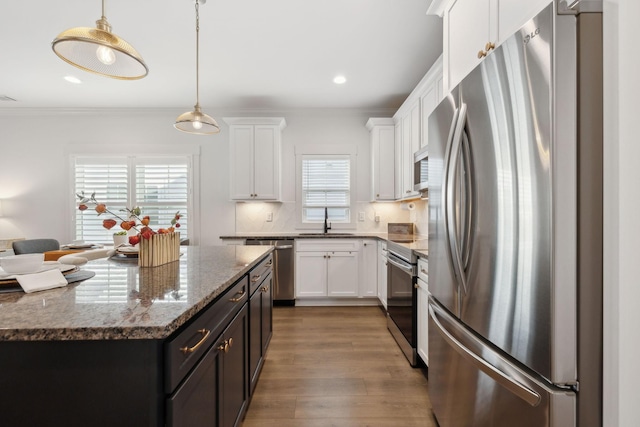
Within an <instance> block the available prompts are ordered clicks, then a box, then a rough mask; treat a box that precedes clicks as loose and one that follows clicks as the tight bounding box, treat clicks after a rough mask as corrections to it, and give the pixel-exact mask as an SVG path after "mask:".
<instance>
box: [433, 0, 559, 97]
mask: <svg viewBox="0 0 640 427" xmlns="http://www.w3.org/2000/svg"><path fill="white" fill-rule="evenodd" d="M550 3H551V0H529V1H526V2H523V1H522V0H434V1H433V2H432V4H431V6H430V7H429V10H428V11H427V13H429V14H437V15H439V16H441V17H442V18H443V31H444V34H443V57H444V90H445V92H449V91H450V90H451V89H452V88H454V87H455V86H456V85H457V84H458V83H460V81H461V80H462V79H463V78H464V77H465V76H466V75H467V74H469V72H471V70H473V68H474V67H475V66H476V65H478V64H479V63H480V62H481V61H482V60H483V59H484V57H485V56H486V55H487V54H490V53H491V51H492V50H493V49H495V47H497V46H499V45H500V44H501V43H502V42H504V41H505V40H506V39H508V38H509V37H510V36H511V35H512V34H513V33H514V32H515V31H517V30H518V29H519V28H520V27H522V25H523V24H525V23H526V22H527V21H528V20H529V19H531V18H533V17H534V16H536V15H537V14H538V12H540V11H541V10H542V9H543V8H544V7H545V6H547V5H548V4H550Z"/></svg>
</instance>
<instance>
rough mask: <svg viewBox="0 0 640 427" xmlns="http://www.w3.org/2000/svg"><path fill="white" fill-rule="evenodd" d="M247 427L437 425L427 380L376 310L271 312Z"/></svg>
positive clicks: (280, 309) (294, 309) (277, 309)
mask: <svg viewBox="0 0 640 427" xmlns="http://www.w3.org/2000/svg"><path fill="white" fill-rule="evenodd" d="M273 322H274V326H273V338H272V340H271V344H270V346H269V351H268V353H267V359H266V361H265V365H264V368H263V370H262V374H261V376H260V379H259V380H258V385H257V387H256V390H255V393H254V395H253V398H252V401H251V404H250V405H249V409H248V411H247V414H246V417H245V419H244V422H243V424H242V426H243V427H258V426H259V427H271V426H278V427H320V426H322V427H327V426H336V427H352V426H353V427H355V426H358V427H364V426H370V427H390V426H394V427H395V426H398V427H400V426H402V427H417V426H420V427H435V426H436V423H435V421H434V419H433V416H432V414H431V403H430V401H429V396H428V394H427V380H426V378H425V375H424V373H423V371H422V370H421V369H414V368H411V366H410V365H409V363H408V362H407V360H406V359H405V357H404V355H403V354H402V352H401V351H400V349H399V348H398V345H397V344H396V342H395V341H394V340H393V338H392V337H391V334H390V333H389V331H388V330H387V327H386V318H385V316H384V314H383V313H382V311H381V310H380V309H379V308H377V307H274V313H273Z"/></svg>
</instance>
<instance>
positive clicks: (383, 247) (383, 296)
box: [378, 241, 387, 310]
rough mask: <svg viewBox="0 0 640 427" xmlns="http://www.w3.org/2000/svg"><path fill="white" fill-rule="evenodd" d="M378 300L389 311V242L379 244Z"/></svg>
mask: <svg viewBox="0 0 640 427" xmlns="http://www.w3.org/2000/svg"><path fill="white" fill-rule="evenodd" d="M378 299H380V303H381V304H382V306H383V307H384V309H385V310H386V309H387V242H384V241H379V242H378Z"/></svg>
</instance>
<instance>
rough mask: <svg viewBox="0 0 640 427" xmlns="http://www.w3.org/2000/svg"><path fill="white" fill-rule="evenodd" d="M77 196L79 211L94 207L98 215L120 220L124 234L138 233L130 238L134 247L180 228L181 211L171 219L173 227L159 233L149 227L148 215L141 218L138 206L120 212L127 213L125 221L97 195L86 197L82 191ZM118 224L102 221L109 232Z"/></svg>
mask: <svg viewBox="0 0 640 427" xmlns="http://www.w3.org/2000/svg"><path fill="white" fill-rule="evenodd" d="M76 196H77V197H78V209H79V210H80V211H86V210H87V209H89V206H88V205H94V210H95V211H96V212H97V213H98V216H100V215H102V214H104V213H108V214H110V215H112V216H114V217H115V218H117V219H118V220H120V228H122V232H124V233H126V232H127V231H129V230H132V229H133V230H135V231H137V232H138V234H137V235H135V236H129V244H130V245H133V246H135V245H137V244H138V243H140V239H141V238H143V239H146V240H149V239H151V236H153V235H154V234H169V233H173V232H174V231H175V229H176V228H180V223H179V222H178V221H179V220H180V211H178V212H176V213H175V215H174V216H173V218H172V219H171V225H170V226H169V227H167V228H158V230H157V231H154V230H153V229H151V227H149V222H150V221H151V218H150V217H149V216H148V215H146V216H143V217H142V218H141V215H142V210H141V209H140V208H139V207H137V206H136V207H134V208H132V209H129V208H124V209H120V212H125V213H126V217H127V219H124V218H122V217H121V216H120V215H118V214H116V213H114V212H112V211H111V210H109V208H107V205H105V204H104V203H100V202H99V201H98V200H97V199H96V193H92V194H91V195H90V196H86V195H85V193H84V191H81V192H80V193H76ZM116 224H118V221H116V220H115V219H113V218H108V219H105V220H103V221H102V226H103V227H104V228H106V229H107V230H111V229H112V228H113V227H115V226H116ZM119 233H120V232H119ZM116 234H118V233H116Z"/></svg>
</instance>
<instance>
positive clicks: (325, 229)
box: [324, 206, 331, 234]
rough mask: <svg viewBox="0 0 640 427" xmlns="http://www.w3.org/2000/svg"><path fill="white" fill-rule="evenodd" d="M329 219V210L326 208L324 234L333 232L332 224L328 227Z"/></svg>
mask: <svg viewBox="0 0 640 427" xmlns="http://www.w3.org/2000/svg"><path fill="white" fill-rule="evenodd" d="M328 219H329V210H328V209H327V207H326V206H325V208H324V234H327V232H328V231H329V230H331V223H329V224H328V225H327V220H328Z"/></svg>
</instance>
